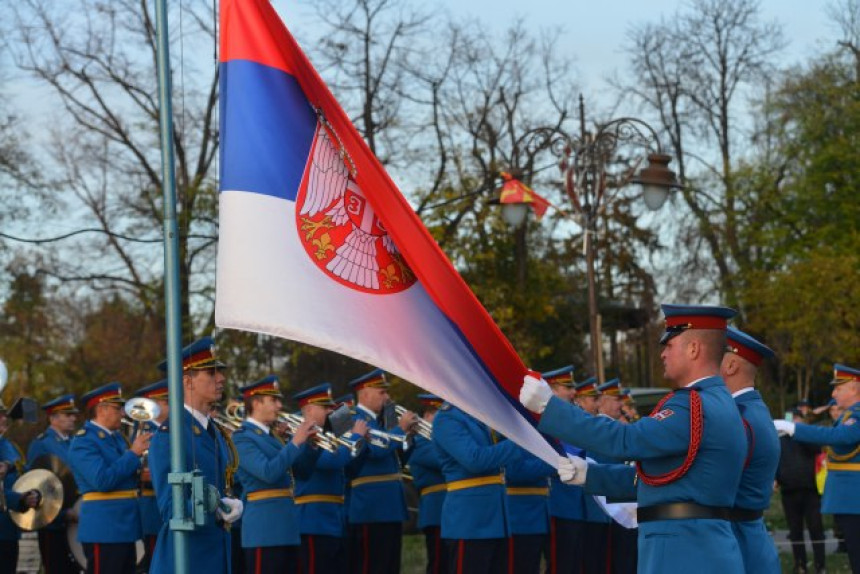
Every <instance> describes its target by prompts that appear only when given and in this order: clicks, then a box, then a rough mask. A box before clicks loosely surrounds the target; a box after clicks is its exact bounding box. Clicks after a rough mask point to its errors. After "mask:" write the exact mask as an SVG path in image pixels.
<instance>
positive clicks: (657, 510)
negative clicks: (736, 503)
mask: <svg viewBox="0 0 860 574" xmlns="http://www.w3.org/2000/svg"><path fill="white" fill-rule="evenodd" d="M731 513H732V509H731V508H727V507H724V506H705V505H704V504H696V503H695V502H669V503H667V504H656V505H654V506H646V507H644V508H641V507H640V508H639V509H637V510H636V518H637V519H638V521H639V522H652V521H654V520H684V519H691V518H712V519H716V520H731V518H730V516H731Z"/></svg>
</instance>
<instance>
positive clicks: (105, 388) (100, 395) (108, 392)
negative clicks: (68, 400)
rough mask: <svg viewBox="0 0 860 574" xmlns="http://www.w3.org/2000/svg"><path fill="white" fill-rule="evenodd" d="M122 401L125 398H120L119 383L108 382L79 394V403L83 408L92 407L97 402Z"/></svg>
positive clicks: (120, 389)
mask: <svg viewBox="0 0 860 574" xmlns="http://www.w3.org/2000/svg"><path fill="white" fill-rule="evenodd" d="M124 402H125V399H123V398H122V385H120V384H119V383H108V384H106V385H102V386H100V387H99V388H97V389H93V390H91V391H90V392H88V393H86V394H84V395H81V403H82V404H83V405H84V407H85V408H90V407H93V406H95V405H97V404H99V403H119V404H122V403H124Z"/></svg>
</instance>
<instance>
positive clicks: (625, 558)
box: [594, 378, 639, 574]
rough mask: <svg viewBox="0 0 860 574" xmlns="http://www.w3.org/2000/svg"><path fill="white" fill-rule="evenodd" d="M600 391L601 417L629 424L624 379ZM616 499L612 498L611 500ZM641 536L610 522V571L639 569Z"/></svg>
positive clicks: (626, 573)
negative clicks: (624, 399) (626, 414)
mask: <svg viewBox="0 0 860 574" xmlns="http://www.w3.org/2000/svg"><path fill="white" fill-rule="evenodd" d="M597 390H598V391H599V392H600V399H599V401H598V407H597V410H598V412H599V413H600V415H601V416H605V417H608V418H610V419H612V420H614V421H618V422H623V423H627V422H628V421H627V419H626V418H624V417H623V414H622V405H623V398H622V397H623V393H622V391H623V390H624V389H622V387H621V381H620V380H619V379H617V378H615V379H610V380H609V381H606V382H605V383H603V384H602V385H600V386H599V387H598V388H597ZM594 460H595V461H597V462H604V463H624V462H626V461H623V460H613V459H611V458H608V457H604V456H600V455H599V454H598V455H596V456H595V457H594ZM608 502H612V500H608ZM638 536H639V529H638V528H625V527H624V526H622V525H621V524H619V523H618V522H616V521H615V520H611V521H610V522H609V526H608V529H607V541H606V551H607V558H608V568H607V570H608V571H609V572H612V573H613V574H633V573H634V572H636V556H637V554H638V550H637V544H636V539H637V538H638Z"/></svg>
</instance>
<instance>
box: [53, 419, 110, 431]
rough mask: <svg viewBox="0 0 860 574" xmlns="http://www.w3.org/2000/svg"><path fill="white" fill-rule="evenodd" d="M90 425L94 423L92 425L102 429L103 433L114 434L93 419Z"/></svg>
mask: <svg viewBox="0 0 860 574" xmlns="http://www.w3.org/2000/svg"><path fill="white" fill-rule="evenodd" d="M90 423H92V424H94V425H96V426H97V427H99V428H100V429H102V430H103V431H105V432H106V433H108V434H113V431H112V430H108V429H106V428H105V427H103V426H102V425H100V424H99V423H97V422H96V421H94V420H93V419H90ZM57 434H60V433H57Z"/></svg>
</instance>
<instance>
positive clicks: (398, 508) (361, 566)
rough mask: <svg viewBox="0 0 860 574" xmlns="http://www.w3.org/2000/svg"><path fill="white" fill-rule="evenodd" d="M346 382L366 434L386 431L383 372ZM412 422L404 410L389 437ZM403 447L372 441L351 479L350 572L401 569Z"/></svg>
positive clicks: (364, 573) (405, 431)
mask: <svg viewBox="0 0 860 574" xmlns="http://www.w3.org/2000/svg"><path fill="white" fill-rule="evenodd" d="M349 386H350V388H351V389H352V391H353V392H354V393H355V394H356V397H357V399H358V406H357V407H356V414H355V419H356V420H357V421H358V420H363V421H365V422H366V423H367V426H368V428H369V429H370V431H369V432H373V431H385V429H384V428H383V423H382V421H381V420H380V418H381V415H382V410H383V407H384V406H385V403H386V402H388V400H389V396H388V388H389V384H388V381H387V380H386V379H385V373H384V372H383V371H382V370H381V369H376V370H374V371H372V372H370V373H367V374H366V375H363V376H361V377H358V378H357V379H354V380H353V381H351V382H350V383H349ZM415 422H416V419H415V414H414V413H410V412H406V413H404V414H403V415H402V416H401V417H400V421H399V423H398V427H396V428H394V429H392V430H389V431H387V432H388V433H389V434H390V435H391V436H393V437H398V436H400V437H404V436H406V435H407V434H408V433H410V432H412V428H413V426H414V425H415ZM405 445H406V443H405V442H404V441H400V440H388V441H385V442H384V444H380V443H375V442H373V441H371V442H370V444H369V445H368V454H367V459H366V460H365V461H364V464H363V465H362V466H361V469H360V470H359V472H358V475H357V476H356V477H355V478H353V479H352V481H351V482H350V486H351V488H352V490H351V492H350V498H349V511H348V516H349V527H350V549H349V550H350V551H349V556H350V562H351V563H352V571H353V572H356V573H358V572H360V573H361V574H390V573H397V572H400V550H401V544H402V534H403V521H404V520H406V499H405V496H404V492H403V484H402V475H401V472H400V459H399V457H398V454H399V453H403V454H404V455H406V454H407V452H408V451H406V449H405ZM404 458H405V456H404Z"/></svg>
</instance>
